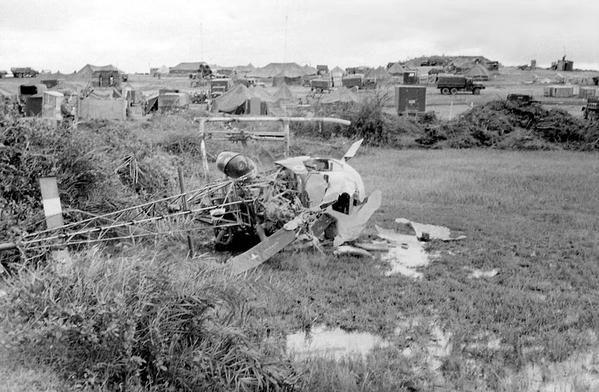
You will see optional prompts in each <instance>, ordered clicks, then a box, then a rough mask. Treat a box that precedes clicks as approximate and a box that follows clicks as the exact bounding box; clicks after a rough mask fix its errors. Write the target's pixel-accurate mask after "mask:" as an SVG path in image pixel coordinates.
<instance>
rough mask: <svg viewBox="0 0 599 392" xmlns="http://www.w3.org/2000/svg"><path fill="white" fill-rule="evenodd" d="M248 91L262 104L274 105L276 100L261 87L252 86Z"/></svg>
mask: <svg viewBox="0 0 599 392" xmlns="http://www.w3.org/2000/svg"><path fill="white" fill-rule="evenodd" d="M250 91H251V92H252V94H253V95H254V96H255V97H258V98H260V100H261V101H262V102H267V103H275V102H277V99H276V98H275V97H273V96H272V95H270V94H269V93H268V91H266V90H265V89H264V87H262V86H252V87H251V88H250Z"/></svg>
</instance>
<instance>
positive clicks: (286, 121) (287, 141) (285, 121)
mask: <svg viewBox="0 0 599 392" xmlns="http://www.w3.org/2000/svg"><path fill="white" fill-rule="evenodd" d="M283 133H284V134H285V158H289V145H290V144H291V142H290V141H291V137H290V136H289V119H283Z"/></svg>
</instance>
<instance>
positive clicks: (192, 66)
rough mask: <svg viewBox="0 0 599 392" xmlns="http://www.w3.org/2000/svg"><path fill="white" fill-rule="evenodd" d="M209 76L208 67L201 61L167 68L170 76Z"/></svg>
mask: <svg viewBox="0 0 599 392" xmlns="http://www.w3.org/2000/svg"><path fill="white" fill-rule="evenodd" d="M200 72H201V73H202V74H210V73H212V71H211V70H210V66H209V65H208V64H206V63H205V62H203V61H196V62H183V63H179V64H177V65H175V66H174V67H170V68H169V74H172V75H189V74H196V73H200Z"/></svg>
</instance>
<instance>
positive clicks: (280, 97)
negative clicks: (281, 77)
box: [275, 83, 295, 101]
mask: <svg viewBox="0 0 599 392" xmlns="http://www.w3.org/2000/svg"><path fill="white" fill-rule="evenodd" d="M275 98H276V99H277V101H295V96H294V95H293V93H292V92H291V90H290V89H289V86H287V85H286V84H285V83H283V84H281V85H280V86H279V89H278V90H277V91H276V92H275Z"/></svg>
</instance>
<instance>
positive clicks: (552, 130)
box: [417, 100, 599, 150]
mask: <svg viewBox="0 0 599 392" xmlns="http://www.w3.org/2000/svg"><path fill="white" fill-rule="evenodd" d="M417 142H418V143H420V144H421V145H424V146H429V147H436V148H439V147H444V146H447V147H454V148H469V147H496V148H505V149H535V150H537V149H560V148H563V149H574V150H597V149H599V125H598V124H597V123H590V122H587V121H584V120H579V119H577V118H575V117H572V115H570V114H569V113H567V112H565V111H564V110H561V109H551V110H546V109H544V108H542V107H541V106H540V105H535V104H532V105H529V106H522V105H519V104H517V103H512V102H509V101H499V100H498V101H492V102H489V103H487V104H485V105H482V106H478V107H474V108H472V109H471V110H469V111H468V112H466V113H464V114H463V115H462V116H460V117H459V118H457V119H456V120H454V121H450V122H447V123H445V124H441V125H438V126H436V127H428V128H427V129H426V130H425V136H424V137H422V138H420V139H418V140H417Z"/></svg>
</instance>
